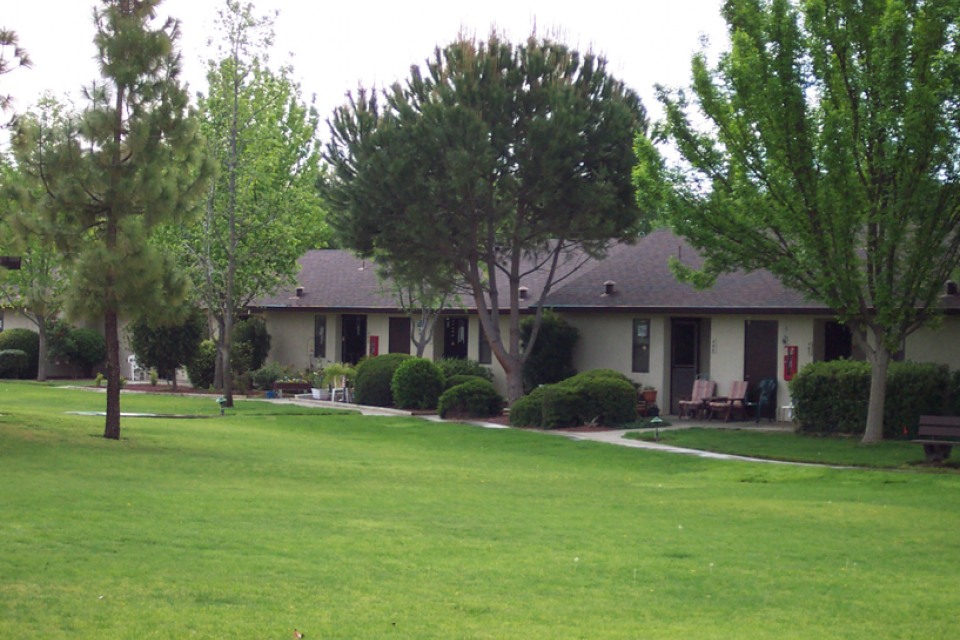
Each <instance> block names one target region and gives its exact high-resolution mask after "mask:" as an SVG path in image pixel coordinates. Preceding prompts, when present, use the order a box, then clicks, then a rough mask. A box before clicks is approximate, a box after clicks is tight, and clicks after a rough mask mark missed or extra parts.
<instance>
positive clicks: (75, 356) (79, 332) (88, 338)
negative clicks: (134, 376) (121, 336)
mask: <svg viewBox="0 0 960 640" xmlns="http://www.w3.org/2000/svg"><path fill="white" fill-rule="evenodd" d="M70 339H71V340H72V341H73V345H74V348H73V352H72V353H69V354H68V355H69V357H70V360H71V361H72V362H75V363H77V364H78V365H80V367H81V368H82V369H83V375H84V376H86V377H88V378H89V377H90V376H92V375H93V371H92V369H93V368H94V367H95V366H97V365H98V364H100V363H101V362H103V361H104V360H106V359H107V341H106V339H104V337H103V336H102V335H100V332H99V331H94V330H93V329H72V330H71V331H70Z"/></svg>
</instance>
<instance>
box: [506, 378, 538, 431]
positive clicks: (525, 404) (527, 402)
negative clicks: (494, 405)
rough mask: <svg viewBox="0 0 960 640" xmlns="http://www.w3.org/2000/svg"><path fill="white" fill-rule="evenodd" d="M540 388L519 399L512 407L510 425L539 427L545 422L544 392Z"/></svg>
mask: <svg viewBox="0 0 960 640" xmlns="http://www.w3.org/2000/svg"><path fill="white" fill-rule="evenodd" d="M545 388H546V387H538V388H536V389H534V390H533V391H531V392H530V393H529V394H527V395H525V396H523V397H521V398H518V399H517V401H516V402H514V403H513V406H511V407H510V424H511V425H513V426H514V427H539V426H540V423H541V422H543V390H544V389H545Z"/></svg>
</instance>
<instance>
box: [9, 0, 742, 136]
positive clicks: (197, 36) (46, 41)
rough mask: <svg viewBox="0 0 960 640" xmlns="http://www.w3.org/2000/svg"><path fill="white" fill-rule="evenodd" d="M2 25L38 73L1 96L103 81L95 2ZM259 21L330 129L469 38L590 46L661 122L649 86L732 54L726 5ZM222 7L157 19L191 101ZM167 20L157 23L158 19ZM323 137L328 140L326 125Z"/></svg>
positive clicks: (559, 6)
mask: <svg viewBox="0 0 960 640" xmlns="http://www.w3.org/2000/svg"><path fill="white" fill-rule="evenodd" d="M2 1H3V4H4V5H5V6H4V7H3V9H2V10H0V26H2V27H6V28H10V29H13V30H15V31H16V32H17V33H18V35H19V36H20V44H21V45H22V46H23V47H24V48H25V49H27V51H29V53H30V56H31V58H32V59H33V62H34V67H33V68H32V69H19V70H17V71H15V72H13V73H10V74H7V75H5V76H2V77H0V93H5V94H11V95H13V97H14V98H15V100H16V102H15V105H14V106H15V109H16V110H18V111H20V110H24V109H26V108H29V106H30V105H31V104H32V103H33V102H34V101H35V100H36V99H37V98H38V97H39V96H40V95H41V94H42V92H44V91H46V90H50V91H53V92H54V94H56V95H58V96H62V95H64V94H72V95H73V97H74V99H77V97H78V95H79V94H78V91H79V88H80V87H81V86H83V85H84V84H87V83H89V82H90V81H91V80H92V79H94V78H95V77H96V76H97V69H96V65H95V64H94V61H93V55H94V48H93V44H92V38H93V33H94V29H93V20H92V13H93V6H94V4H95V2H94V1H93V0H45V1H41V0H19V1H18V0H2ZM254 4H255V5H256V7H257V11H256V13H257V14H262V13H264V12H266V11H268V10H273V9H279V10H280V15H279V17H278V18H277V21H276V32H277V39H276V44H275V46H274V48H273V50H272V52H271V61H272V62H273V63H275V64H280V63H283V62H288V61H289V62H290V63H291V64H292V65H293V67H294V72H295V76H296V77H297V78H298V79H299V81H300V82H301V85H302V87H303V92H304V95H305V96H306V97H307V98H309V96H311V95H316V107H317V109H318V111H319V112H320V115H321V118H322V119H323V120H326V118H327V117H328V116H329V115H330V113H331V112H332V111H333V109H334V108H335V107H337V106H338V105H340V104H342V103H343V101H344V94H345V93H346V91H348V90H352V89H355V88H356V87H357V85H358V84H359V83H362V84H363V85H364V86H367V87H369V86H374V85H375V86H378V87H380V86H383V85H385V84H390V83H392V82H393V81H395V80H398V79H403V78H405V77H407V75H408V71H409V69H410V66H411V65H412V64H421V63H422V62H423V61H424V60H425V59H426V58H427V57H429V56H430V54H431V53H432V52H433V49H434V48H435V47H436V46H438V45H441V46H442V45H444V44H446V43H448V42H450V41H451V40H453V39H454V38H455V37H456V35H457V33H458V32H459V31H460V30H461V29H462V30H465V31H466V32H467V33H471V34H477V35H479V36H481V37H483V36H485V35H487V34H488V33H489V32H490V30H491V28H494V27H495V28H496V29H498V30H499V31H501V32H503V33H505V34H506V35H507V36H508V37H509V38H510V39H511V40H513V41H518V40H521V39H523V38H525V37H526V36H527V35H529V34H530V32H531V31H532V29H533V27H534V25H536V29H537V32H538V33H539V34H541V35H543V34H551V35H555V34H560V35H561V36H562V39H563V40H564V41H565V42H567V43H568V44H570V45H573V46H575V47H576V48H578V49H581V50H585V49H587V48H592V49H593V51H595V52H598V53H602V54H604V55H605V57H606V58H607V60H608V63H609V67H608V68H609V70H610V71H611V72H612V73H613V74H614V75H615V76H617V77H618V78H620V79H622V80H624V81H625V82H626V83H627V84H628V85H630V86H631V87H633V88H634V89H635V90H636V91H637V92H638V93H639V94H640V95H641V97H642V98H643V101H644V104H645V105H646V106H647V109H648V111H649V112H650V113H651V115H653V116H658V115H659V113H660V111H659V109H658V108H657V107H656V105H655V104H654V97H653V96H654V93H653V85H654V84H655V83H661V84H666V85H670V86H680V85H687V84H689V77H690V57H691V55H692V54H693V53H694V52H695V51H697V50H698V49H699V48H700V38H701V36H707V38H709V42H710V52H711V53H712V54H713V55H716V54H717V53H718V52H720V51H722V50H723V49H724V48H725V47H726V43H727V36H726V31H725V27H724V23H723V20H722V19H721V18H720V6H721V4H722V0H672V1H670V2H662V1H660V0H632V1H630V0H621V1H619V2H614V1H609V0H578V1H571V0H553V1H546V0H539V1H538V0H484V1H482V2H470V3H465V2H453V1H449V0H447V1H437V0H406V1H404V2H398V1H396V0H393V1H391V2H384V1H381V0H366V1H362V2H361V1H358V2H349V1H346V2H345V1H342V0H341V1H339V2H323V1H320V2H317V1H315V0H314V1H311V0H257V2H255V3H254ZM222 5H223V0H166V2H164V3H163V4H162V5H161V12H167V13H169V15H172V16H174V17H176V18H178V19H180V21H181V29H182V33H183V36H182V39H181V41H180V49H181V51H182V53H183V56H184V67H185V68H184V76H185V79H186V80H187V81H188V82H189V85H190V91H191V93H192V94H195V93H196V92H198V91H199V92H204V93H205V92H206V81H205V78H204V73H205V64H204V61H205V60H206V59H208V58H210V57H212V56H213V50H212V49H210V48H208V46H207V39H208V38H209V37H210V36H211V35H212V34H213V21H214V18H215V17H216V12H217V9H218V8H219V7H221V6H222ZM157 22H159V20H158V21H157ZM321 135H322V136H323V137H326V125H323V127H322V131H321Z"/></svg>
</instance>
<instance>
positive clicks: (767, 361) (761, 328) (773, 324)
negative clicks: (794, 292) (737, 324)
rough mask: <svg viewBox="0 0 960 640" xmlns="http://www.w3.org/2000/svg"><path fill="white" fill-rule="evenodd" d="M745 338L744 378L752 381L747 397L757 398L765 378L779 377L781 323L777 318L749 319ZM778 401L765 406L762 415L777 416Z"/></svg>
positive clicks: (765, 416)
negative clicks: (758, 389)
mask: <svg viewBox="0 0 960 640" xmlns="http://www.w3.org/2000/svg"><path fill="white" fill-rule="evenodd" d="M745 326H746V328H745V334H744V339H743V379H744V380H746V381H747V382H749V383H750V386H749V391H748V392H747V397H748V398H749V399H750V400H756V395H757V388H758V387H759V386H760V381H761V380H763V379H764V378H773V379H774V380H776V379H777V365H778V362H777V335H778V334H779V332H780V325H779V323H778V322H777V321H776V320H747V321H746V323H745ZM776 412H777V407H776V402H772V403H770V404H768V405H766V406H765V407H764V412H763V415H762V417H764V418H774V417H775V416H776Z"/></svg>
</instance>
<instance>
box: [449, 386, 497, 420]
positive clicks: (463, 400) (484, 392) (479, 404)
mask: <svg viewBox="0 0 960 640" xmlns="http://www.w3.org/2000/svg"><path fill="white" fill-rule="evenodd" d="M462 377H471V378H473V376H462ZM437 409H438V411H439V413H440V417H441V418H447V417H451V418H489V417H491V416H498V415H500V414H501V413H503V396H501V395H500V394H499V393H497V390H496V389H494V388H493V384H492V383H490V382H488V381H486V380H483V379H482V378H473V379H472V380H470V381H467V382H464V383H462V384H458V385H456V386H453V387H450V388H448V389H447V390H446V391H444V392H443V394H442V395H441V396H440V400H439V402H438V404H437Z"/></svg>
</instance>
